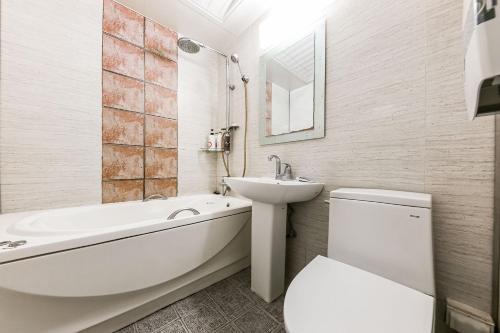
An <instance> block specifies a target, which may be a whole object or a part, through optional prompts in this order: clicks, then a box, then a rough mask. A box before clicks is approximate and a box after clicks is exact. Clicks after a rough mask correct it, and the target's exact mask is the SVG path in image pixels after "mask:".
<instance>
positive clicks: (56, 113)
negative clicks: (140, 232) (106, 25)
mask: <svg viewBox="0 0 500 333" xmlns="http://www.w3.org/2000/svg"><path fill="white" fill-rule="evenodd" d="M0 6H1V7H0V13H1V14H0V15H1V19H0V21H1V28H0V30H1V35H0V39H1V51H0V58H1V60H0V66H1V69H0V71H1V73H2V74H1V79H0V94H1V98H0V110H1V115H0V117H1V125H0V155H1V162H0V179H1V180H0V185H1V208H2V212H3V213H5V212H13V211H22V210H32V209H43V208H49V207H61V206H75V205H83V204H95V203H99V202H100V201H101V184H100V183H101V181H100V178H101V44H102V43H101V26H102V0H88V1H78V0H53V1H36V0H24V1H14V0H7V1H1V2H0Z"/></svg>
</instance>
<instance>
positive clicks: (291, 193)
mask: <svg viewBox="0 0 500 333" xmlns="http://www.w3.org/2000/svg"><path fill="white" fill-rule="evenodd" d="M226 183H227V184H228V185H229V187H230V188H231V189H232V190H233V191H235V192H237V193H239V194H240V195H242V196H244V197H247V198H248V199H251V200H254V201H259V202H262V203H268V204H273V205H276V204H284V203H292V202H300V201H308V200H311V199H313V198H314V197H316V196H317V195H318V194H320V193H321V191H322V190H323V184H319V183H305V182H299V181H296V180H290V181H285V180H276V179H272V178H241V177H229V178H226Z"/></svg>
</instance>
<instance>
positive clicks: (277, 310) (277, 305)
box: [262, 296, 285, 323]
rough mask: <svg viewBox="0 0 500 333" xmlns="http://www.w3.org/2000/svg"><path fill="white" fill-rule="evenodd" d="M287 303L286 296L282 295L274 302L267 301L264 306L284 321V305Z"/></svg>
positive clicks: (268, 311) (281, 321)
mask: <svg viewBox="0 0 500 333" xmlns="http://www.w3.org/2000/svg"><path fill="white" fill-rule="evenodd" d="M284 305H285V296H280V297H279V298H278V299H277V300H275V301H274V302H272V303H266V302H264V304H263V305H262V308H263V309H264V310H265V311H266V312H267V313H269V314H270V315H271V316H273V318H274V319H276V320H277V321H278V322H280V323H283V306H284Z"/></svg>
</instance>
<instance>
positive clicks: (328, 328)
mask: <svg viewBox="0 0 500 333" xmlns="http://www.w3.org/2000/svg"><path fill="white" fill-rule="evenodd" d="M284 317H285V326H286V329H287V332H289V333H330V332H331V333H363V332H370V333H401V332H405V333H431V332H432V329H433V320H434V298H433V297H431V296H429V295H426V294H423V293H421V292H419V291H417V290H414V289H411V288H408V287H406V286H403V285H401V284H398V283H396V282H393V281H391V280H388V279H385V278H383V277H380V276H377V275H375V274H372V273H369V272H366V271H363V270H361V269H359V268H356V267H353V266H349V265H346V264H344V263H341V262H339V261H336V260H333V259H329V258H325V257H321V256H318V257H316V258H315V259H314V260H313V261H312V262H311V263H309V264H308V265H307V266H306V267H305V268H304V269H303V270H302V271H301V272H300V273H299V274H298V275H297V276H296V277H295V279H294V280H293V281H292V283H291V285H290V287H289V288H288V291H287V293H286V296H285V306H284Z"/></svg>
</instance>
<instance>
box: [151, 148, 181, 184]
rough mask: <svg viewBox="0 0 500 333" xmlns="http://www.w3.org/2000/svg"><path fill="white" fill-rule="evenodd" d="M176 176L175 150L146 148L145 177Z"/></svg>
mask: <svg viewBox="0 0 500 333" xmlns="http://www.w3.org/2000/svg"><path fill="white" fill-rule="evenodd" d="M173 177H177V150H175V149H162V148H150V147H148V148H146V178H173Z"/></svg>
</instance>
